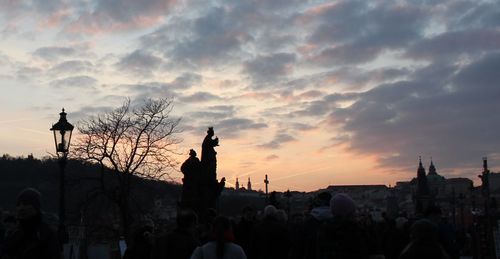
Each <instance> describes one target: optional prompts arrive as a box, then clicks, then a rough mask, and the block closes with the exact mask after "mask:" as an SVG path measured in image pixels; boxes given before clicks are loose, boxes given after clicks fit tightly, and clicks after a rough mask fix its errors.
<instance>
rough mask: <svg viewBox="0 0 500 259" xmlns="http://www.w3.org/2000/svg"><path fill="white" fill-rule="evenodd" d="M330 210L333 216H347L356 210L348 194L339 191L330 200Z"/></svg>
mask: <svg viewBox="0 0 500 259" xmlns="http://www.w3.org/2000/svg"><path fill="white" fill-rule="evenodd" d="M330 210H331V211H332V215H333V216H340V217H349V216H352V215H353V214H354V212H355V211H356V205H355V204H354V201H353V200H352V199H351V197H349V195H347V194H345V193H339V194H335V196H333V198H332V199H331V200H330Z"/></svg>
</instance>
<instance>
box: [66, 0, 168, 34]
mask: <svg viewBox="0 0 500 259" xmlns="http://www.w3.org/2000/svg"><path fill="white" fill-rule="evenodd" d="M176 2H177V1H175V0H145V1H140V2H138V1H134V0H124V1H121V0H94V1H90V2H87V3H85V4H82V5H81V6H80V8H79V9H78V10H77V11H78V13H77V16H78V18H77V19H76V20H74V21H72V22H71V23H70V24H68V25H67V27H66V28H65V31H66V32H68V33H75V34H99V33H104V32H116V31H127V30H132V29H137V28H145V27H149V26H154V25H156V24H159V23H161V22H162V21H163V19H164V17H165V16H166V15H167V14H168V13H169V12H170V10H171V9H172V8H173V7H174V6H175V4H176Z"/></svg>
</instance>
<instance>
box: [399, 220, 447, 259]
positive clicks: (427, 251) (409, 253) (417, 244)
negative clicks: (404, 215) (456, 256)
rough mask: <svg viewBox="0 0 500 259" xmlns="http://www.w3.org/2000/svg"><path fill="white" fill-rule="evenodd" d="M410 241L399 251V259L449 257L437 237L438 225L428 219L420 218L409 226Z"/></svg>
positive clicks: (442, 258)
mask: <svg viewBox="0 0 500 259" xmlns="http://www.w3.org/2000/svg"><path fill="white" fill-rule="evenodd" d="M410 231H411V234H410V238H411V241H410V243H409V244H408V245H407V246H406V247H405V248H404V250H403V252H401V255H400V257H399V258H400V259H417V258H433V259H450V258H451V257H450V256H449V255H448V254H447V253H446V250H445V249H444V248H443V247H442V246H441V244H440V243H439V239H438V227H437V226H436V224H435V223H434V222H432V221H430V220H428V219H421V220H418V221H416V222H415V223H413V225H412V226H411V230H410Z"/></svg>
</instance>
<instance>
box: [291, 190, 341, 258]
mask: <svg viewBox="0 0 500 259" xmlns="http://www.w3.org/2000/svg"><path fill="white" fill-rule="evenodd" d="M331 198H332V195H331V194H330V193H329V192H321V193H319V194H318V195H317V196H316V197H315V199H314V201H313V206H314V207H313V208H312V210H311V212H310V213H309V216H308V217H307V218H306V219H305V221H304V222H303V223H302V224H301V225H299V227H298V228H296V229H295V230H293V233H292V244H293V245H292V251H291V252H290V257H291V259H303V258H307V259H313V258H316V242H317V232H318V229H319V227H320V226H321V224H322V223H324V222H326V221H327V220H330V219H331V218H332V213H331V210H330V199H331Z"/></svg>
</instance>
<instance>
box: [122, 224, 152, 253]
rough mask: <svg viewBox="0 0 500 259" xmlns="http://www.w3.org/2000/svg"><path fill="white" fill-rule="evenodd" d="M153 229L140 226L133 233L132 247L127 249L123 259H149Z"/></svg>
mask: <svg viewBox="0 0 500 259" xmlns="http://www.w3.org/2000/svg"><path fill="white" fill-rule="evenodd" d="M152 241H153V227H152V226H147V225H146V226H141V227H139V228H137V229H136V230H135V232H134V239H133V243H132V246H130V247H127V250H125V254H124V255H123V259H142V258H151V252H152V248H153V244H152V243H153V242H152Z"/></svg>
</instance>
